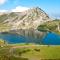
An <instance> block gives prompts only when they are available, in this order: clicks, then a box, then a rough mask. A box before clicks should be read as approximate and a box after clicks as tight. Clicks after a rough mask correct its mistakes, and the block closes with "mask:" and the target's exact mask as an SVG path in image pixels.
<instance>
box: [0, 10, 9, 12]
mask: <svg viewBox="0 0 60 60" xmlns="http://www.w3.org/2000/svg"><path fill="white" fill-rule="evenodd" d="M7 11H8V10H0V12H7Z"/></svg>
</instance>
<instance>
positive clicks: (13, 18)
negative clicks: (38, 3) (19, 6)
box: [0, 7, 50, 30]
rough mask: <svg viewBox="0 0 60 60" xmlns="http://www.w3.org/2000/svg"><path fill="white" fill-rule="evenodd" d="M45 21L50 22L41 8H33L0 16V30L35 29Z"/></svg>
mask: <svg viewBox="0 0 60 60" xmlns="http://www.w3.org/2000/svg"><path fill="white" fill-rule="evenodd" d="M47 21H50V18H49V16H48V15H47V14H46V13H45V12H44V11H43V10H42V9H41V8H39V7H35V8H31V9H29V10H26V11H24V12H10V13H4V14H2V15H0V27H1V28H0V30H4V29H6V30H14V29H37V27H38V26H39V25H40V24H42V23H44V22H47ZM2 27H3V28H2Z"/></svg>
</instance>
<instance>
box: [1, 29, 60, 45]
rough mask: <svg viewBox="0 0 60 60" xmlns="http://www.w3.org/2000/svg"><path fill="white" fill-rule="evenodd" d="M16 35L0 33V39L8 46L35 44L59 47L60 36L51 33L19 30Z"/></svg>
mask: <svg viewBox="0 0 60 60" xmlns="http://www.w3.org/2000/svg"><path fill="white" fill-rule="evenodd" d="M16 32H17V33H18V34H17V33H16V34H15V33H5V34H4V33H1V34H0V39H4V40H6V41H7V42H8V43H9V44H15V43H36V44H44V45H60V35H57V34H55V33H52V32H48V33H46V32H39V31H37V30H21V31H20V30H19V31H16Z"/></svg>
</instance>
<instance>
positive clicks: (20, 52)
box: [0, 44, 60, 60]
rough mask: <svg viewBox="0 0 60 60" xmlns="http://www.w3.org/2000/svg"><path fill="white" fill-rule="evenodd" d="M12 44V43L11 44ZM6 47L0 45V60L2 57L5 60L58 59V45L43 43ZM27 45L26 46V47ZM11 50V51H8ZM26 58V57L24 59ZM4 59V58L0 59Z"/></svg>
mask: <svg viewBox="0 0 60 60" xmlns="http://www.w3.org/2000/svg"><path fill="white" fill-rule="evenodd" d="M12 46H14V45H12ZM12 46H10V47H9V46H8V47H0V60H1V59H2V57H4V58H6V57H8V58H6V60H8V59H10V60H15V59H16V60H20V59H21V60H28V59H29V60H40V59H60V46H45V45H43V46H42V45H34V46H33V47H32V44H30V45H21V46H24V47H21V46H20V45H19V46H20V47H18V45H15V46H14V47H16V48H13V47H12ZM26 46H28V47H26ZM10 50H11V52H9V51H10ZM25 58H26V59H25ZM2 60H4V59H2Z"/></svg>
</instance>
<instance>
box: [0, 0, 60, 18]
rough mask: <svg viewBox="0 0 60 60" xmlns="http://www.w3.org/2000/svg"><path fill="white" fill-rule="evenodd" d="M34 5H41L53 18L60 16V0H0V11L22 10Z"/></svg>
mask: <svg viewBox="0 0 60 60" xmlns="http://www.w3.org/2000/svg"><path fill="white" fill-rule="evenodd" d="M33 7H40V8H41V9H42V10H44V11H45V12H46V13H47V14H48V15H49V16H50V17H52V18H60V0H0V12H6V11H12V12H17V11H20V12H22V11H25V10H27V9H29V8H33Z"/></svg>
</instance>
